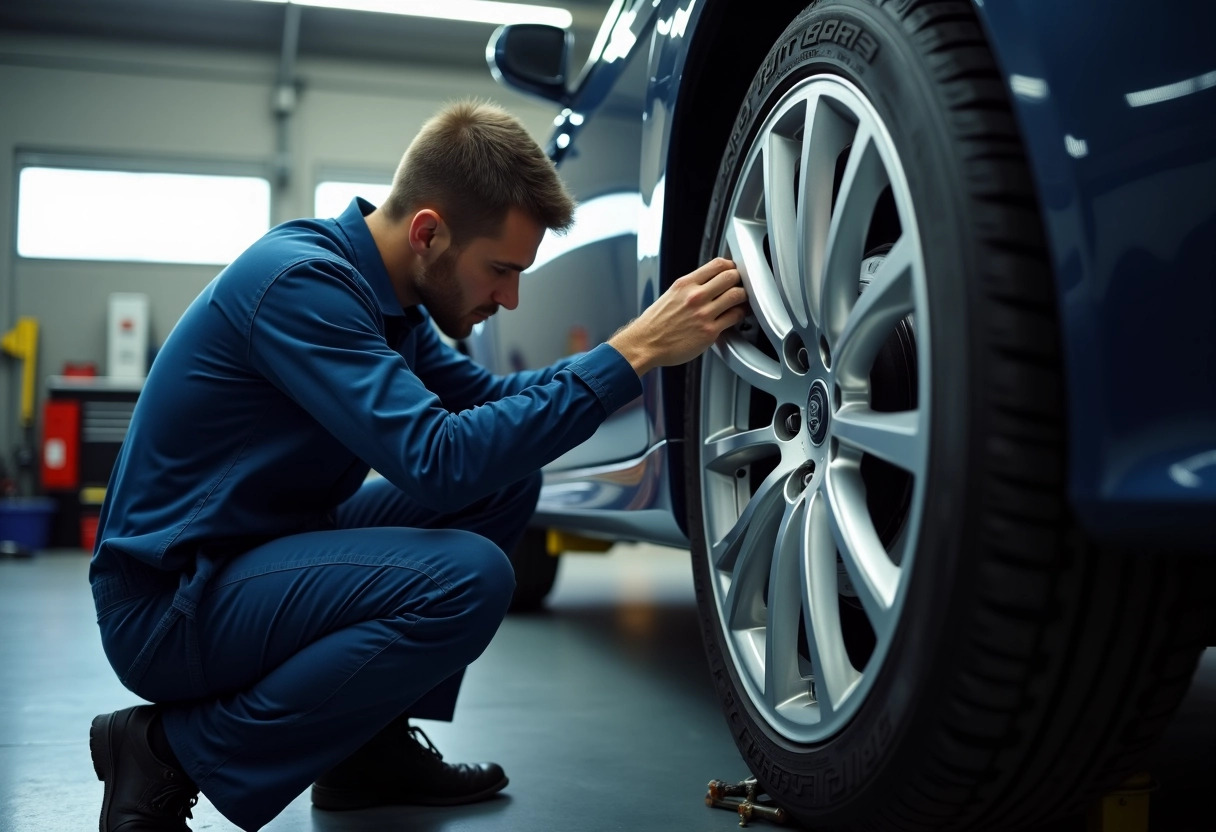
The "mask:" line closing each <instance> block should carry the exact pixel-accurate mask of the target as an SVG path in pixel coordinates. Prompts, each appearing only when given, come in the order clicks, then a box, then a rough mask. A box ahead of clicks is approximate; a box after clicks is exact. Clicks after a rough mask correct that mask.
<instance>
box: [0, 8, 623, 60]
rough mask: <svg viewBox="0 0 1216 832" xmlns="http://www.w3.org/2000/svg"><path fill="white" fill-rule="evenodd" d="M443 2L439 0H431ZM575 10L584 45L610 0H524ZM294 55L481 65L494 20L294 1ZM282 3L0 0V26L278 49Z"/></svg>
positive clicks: (2, 28) (578, 39) (39, 31)
mask: <svg viewBox="0 0 1216 832" xmlns="http://www.w3.org/2000/svg"><path fill="white" fill-rule="evenodd" d="M433 2H434V3H437V4H442V3H443V2H444V0H433ZM529 2H531V3H533V4H535V5H548V6H560V7H562V8H565V9H568V10H569V11H570V13H571V14H572V15H573V17H574V25H573V26H572V31H573V33H574V36H575V41H576V44H575V50H576V52H577V51H578V48H579V47H580V46H581V47H583V48H584V49H586V48H589V47H590V44H591V41H592V40H593V39H594V37H595V33H596V31H597V30H598V28H599V24H600V22H601V21H602V19H603V16H604V13H605V12H606V11H607V9H608V6H609V5H610V0H565V1H563V0H529ZM299 9H300V13H301V17H300V30H299V55H300V56H301V57H329V58H356V59H361V60H374V61H388V62H394V63H403V64H419V63H423V64H430V65H436V64H438V65H446V66H467V67H470V68H472V67H485V47H486V42H487V41H488V40H489V37H490V35H491V34H492V33H493V32H494V29H495V28H496V27H495V26H494V25H493V24H483V23H466V22H457V21H445V20H434V19H431V18H422V17H406V16H402V15H393V14H377V13H371V12H357V11H344V10H337V9H322V8H316V7H312V6H301V7H299ZM285 17H286V5H284V4H279V3H255V2H247V0H0V32H9V33H16V34H18V35H20V34H22V33H28V34H30V35H38V36H56V35H61V36H73V37H82V36H83V37H90V38H102V39H110V40H116V41H127V42H130V41H137V42H145V43H155V44H158V45H162V46H164V45H168V46H173V45H183V46H195V47H220V48H225V49H241V50H251V51H257V52H267V53H270V54H273V55H276V56H277V55H279V53H280V51H281V48H282V43H283V30H284V26H283V24H284V19H285Z"/></svg>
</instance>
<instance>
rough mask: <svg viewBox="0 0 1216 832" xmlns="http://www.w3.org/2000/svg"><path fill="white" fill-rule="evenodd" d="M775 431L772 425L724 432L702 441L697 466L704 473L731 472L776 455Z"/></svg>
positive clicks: (777, 449) (776, 441)
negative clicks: (700, 465) (703, 442)
mask: <svg viewBox="0 0 1216 832" xmlns="http://www.w3.org/2000/svg"><path fill="white" fill-rule="evenodd" d="M778 441H779V440H778V439H777V432H776V431H775V430H774V429H773V426H772V425H767V426H765V427H762V428H756V429H755V430H745V431H735V430H727V431H722V432H720V433H717V434H715V435H714V436H711V437H710V438H708V439H706V440H705V444H704V446H703V447H702V449H701V464H702V465H703V466H704V467H705V469H706V470H708V471H716V472H717V473H719V474H729V473H733V472H734V471H735V470H737V469H739V468H741V467H742V466H744V465H749V464H750V463H753V462H756V461H757V460H760V459H764V458H766V457H769V456H772V455H774V454H777V453H780V448H779V446H778Z"/></svg>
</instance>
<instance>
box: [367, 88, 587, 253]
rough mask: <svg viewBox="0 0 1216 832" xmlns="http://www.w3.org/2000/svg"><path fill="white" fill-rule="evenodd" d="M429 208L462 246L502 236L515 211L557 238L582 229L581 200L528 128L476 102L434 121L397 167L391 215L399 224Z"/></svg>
mask: <svg viewBox="0 0 1216 832" xmlns="http://www.w3.org/2000/svg"><path fill="white" fill-rule="evenodd" d="M425 207H434V208H436V209H437V210H438V211H439V213H440V214H441V215H442V216H443V218H444V221H445V222H447V223H448V226H449V228H451V231H452V242H453V244H455V245H463V244H464V243H465V242H466V241H468V240H470V239H473V238H475V237H493V236H496V235H497V233H498V230H499V229H500V228H501V227H502V223H503V221H504V220H505V219H506V216H507V211H508V210H509V209H510V208H513V207H514V208H520V209H522V210H523V211H525V212H526V213H527V214H529V215H531V216H532V217H533V218H534V219H535V220H536V221H537V222H539V223H541V224H543V225H544V226H545V227H546V228H549V229H552V230H554V231H559V232H562V231H566V230H567V229H568V228H569V227H570V225H571V224H572V223H573V221H574V200H573V199H571V198H570V194H569V193H567V191H566V188H565V186H564V185H563V184H562V181H561V179H560V178H559V177H558V175H557V170H556V169H555V168H554V167H553V162H551V161H550V160H549V157H547V156H546V155H545V153H544V151H543V150H541V149H540V147H539V146H538V145H537V144H536V142H535V141H534V140H533V139H532V137H531V136H529V135H528V132H527V130H525V129H524V126H523V125H522V124H521V123H520V122H519V120H518V119H517V118H515V117H514V116H512V115H511V114H510V113H508V112H507V111H506V110H503V109H502V108H501V107H498V106H496V105H494V104H492V103H490V102H488V101H477V100H473V99H467V100H463V101H457V102H455V103H453V104H449V105H447V106H446V107H444V108H443V109H442V110H440V111H439V112H438V113H437V114H435V115H434V116H433V117H432V118H431V119H430V120H429V121H427V123H426V124H424V125H423V126H422V129H421V130H420V131H419V132H418V135H417V136H415V137H414V140H413V141H412V142H411V143H410V146H409V149H407V150H406V151H405V155H404V156H403V157H402V158H401V164H400V165H398V166H397V173H396V175H395V176H394V177H393V189H392V191H391V192H390V193H389V196H388V199H387V200H386V201H385V204H384V212H385V214H386V215H387V216H388V218H389V219H390V220H394V221H396V220H401V219H403V218H405V217H406V216H407V215H408V214H409V213H411V212H412V211H416V210H418V209H420V208H425Z"/></svg>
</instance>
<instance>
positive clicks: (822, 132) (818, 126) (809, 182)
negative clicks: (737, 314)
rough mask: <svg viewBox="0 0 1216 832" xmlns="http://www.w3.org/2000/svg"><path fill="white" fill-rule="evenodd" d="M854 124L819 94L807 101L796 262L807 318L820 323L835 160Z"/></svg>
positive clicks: (849, 136)
mask: <svg viewBox="0 0 1216 832" xmlns="http://www.w3.org/2000/svg"><path fill="white" fill-rule="evenodd" d="M855 130H856V128H855V127H854V125H853V124H852V123H851V122H850V121H848V120H847V119H845V118H844V117H842V116H841V115H840V114H839V113H838V112H837V111H836V110H835V108H834V107H833V106H832V105H831V104H829V103H828V101H827V99H825V98H823V97H821V96H814V97H812V98H810V99H809V100H808V102H807V110H806V126H805V127H804V128H803V142H802V165H801V168H800V170H799V173H798V212H799V215H798V262H799V263H801V264H802V274H803V275H804V276H805V278H806V283H807V293H806V299H807V310H808V312H809V317H810V319H811V322H812V323H814V324H815V325H816V326H822V324H821V320H822V317H821V314H820V309H819V304H820V300H821V296H822V294H823V264H824V254H825V253H826V251H827V243H828V232H829V229H830V227H831V221H832V189H833V185H834V183H835V181H836V160H837V158H838V157H839V156H840V153H841V151H842V150H844V148H845V147H846V146H847V145H848V143H849V141H850V140H851V139H852V137H853V133H854V132H855Z"/></svg>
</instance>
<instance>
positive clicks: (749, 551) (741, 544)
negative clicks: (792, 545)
mask: <svg viewBox="0 0 1216 832" xmlns="http://www.w3.org/2000/svg"><path fill="white" fill-rule="evenodd" d="M783 491H784V489H782V488H780V487H778V488H776V489H774V491H773V492H771V493H768V494H766V495H765V497H764V499H759V500H758V499H753V500H752V501H751V502H750V503H748V506H747V507H748V508H749V509H751V508H753V507H755V508H754V510H753V511H752V513H751V516H750V517H749V518H748V522H747V525H746V527H745V528H743V529H742V531H741V534H739V535H738V537H737V540H738V545H737V546H735V547H733V548H734V551H735V560H734V564H733V568H732V569H731V579H730V589H729V590H727V593H726V603H725V604H724V612H725V614H726V622H727V625H728V626H729V627H730V629H732V630H742V629H749V628H754V627H761V626H764V623H765V618H766V610H765V604H766V602H765V597H764V590H765V586H766V585H767V582H768V575H769V570H770V569H771V568H772V562H773V552H774V548H775V544H776V540H777V531H778V526H779V522H780V518H781V515H782V509H783V507H784V505H785V500H783V499H781V495H782V493H783ZM745 514H746V512H745ZM739 521H740V523H742V522H743V518H742V517H740V518H739ZM736 528H738V526H736ZM732 531H733V530H732Z"/></svg>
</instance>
